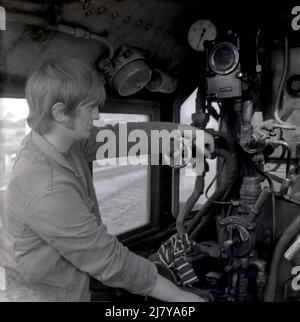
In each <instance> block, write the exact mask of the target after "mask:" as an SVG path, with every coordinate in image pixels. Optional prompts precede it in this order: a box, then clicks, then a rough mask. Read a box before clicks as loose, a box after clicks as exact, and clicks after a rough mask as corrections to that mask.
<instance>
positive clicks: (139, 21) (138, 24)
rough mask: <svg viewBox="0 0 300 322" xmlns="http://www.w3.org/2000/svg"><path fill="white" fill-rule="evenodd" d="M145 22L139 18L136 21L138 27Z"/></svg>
mask: <svg viewBox="0 0 300 322" xmlns="http://www.w3.org/2000/svg"><path fill="white" fill-rule="evenodd" d="M142 24H143V20H142V19H139V20H137V21H136V22H135V25H136V27H140V26H141V25H142Z"/></svg>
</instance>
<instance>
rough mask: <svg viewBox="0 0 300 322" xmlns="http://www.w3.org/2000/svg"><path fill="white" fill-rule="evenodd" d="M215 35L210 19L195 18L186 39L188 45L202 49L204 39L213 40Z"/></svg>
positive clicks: (215, 30) (215, 31) (214, 28)
mask: <svg viewBox="0 0 300 322" xmlns="http://www.w3.org/2000/svg"><path fill="white" fill-rule="evenodd" d="M216 37H217V29H216V27H215V25H214V24H213V23H212V22H211V21H210V20H202V19H201V20H197V21H196V22H195V23H193V24H192V25H191V27H190V29H189V33H188V41H189V44H190V46H191V47H192V48H193V49H195V50H197V51H203V50H204V45H203V44H204V41H206V40H214V39H215V38H216Z"/></svg>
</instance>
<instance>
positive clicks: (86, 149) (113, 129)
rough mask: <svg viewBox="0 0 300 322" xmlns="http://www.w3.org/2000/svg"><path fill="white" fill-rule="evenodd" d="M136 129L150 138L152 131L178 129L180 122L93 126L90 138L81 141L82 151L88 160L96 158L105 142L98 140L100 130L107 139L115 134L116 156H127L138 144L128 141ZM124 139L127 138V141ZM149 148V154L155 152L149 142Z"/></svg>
mask: <svg viewBox="0 0 300 322" xmlns="http://www.w3.org/2000/svg"><path fill="white" fill-rule="evenodd" d="M135 130H138V131H143V133H145V135H146V136H147V138H150V137H151V131H153V130H154V131H162V130H167V131H169V132H172V131H174V130H175V131H176V130H178V124H176V123H168V122H128V123H126V124H124V123H120V124H116V125H106V126H103V127H93V130H92V133H91V135H90V137H89V139H88V140H83V141H82V142H81V143H80V150H81V153H82V154H83V155H84V157H85V158H86V160H87V161H88V162H90V161H94V160H96V159H97V158H96V155H97V150H98V149H99V148H100V147H101V146H102V145H103V144H104V143H105V142H102V141H101V142H100V141H99V142H97V135H99V132H102V133H103V136H102V137H106V138H107V140H110V138H111V136H114V138H115V139H116V140H115V143H116V149H115V150H116V155H115V157H116V158H118V157H123V156H127V154H128V151H129V150H130V149H131V148H132V146H133V145H134V144H136V142H128V135H129V134H130V133H132V132H133V131H135ZM124 140H126V142H125V141H124ZM124 143H126V148H125V149H123V148H122V147H123V146H124ZM120 145H121V146H122V147H121V149H120V148H119V147H120ZM147 148H148V149H147V150H148V154H150V153H154V152H153V151H151V144H150V143H149V142H148V145H147Z"/></svg>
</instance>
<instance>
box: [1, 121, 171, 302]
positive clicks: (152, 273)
mask: <svg viewBox="0 0 300 322" xmlns="http://www.w3.org/2000/svg"><path fill="white" fill-rule="evenodd" d="M129 124H130V123H129ZM155 124H156V125H155ZM158 124H159V125H158ZM168 124H169V126H168V127H167V128H169V129H171V130H172V129H176V125H175V124H170V123H168ZM166 126H167V124H162V123H152V125H151V124H149V123H148V124H147V123H131V126H129V128H131V129H134V128H138V129H144V130H146V131H149V130H150V129H151V128H153V127H154V128H155V129H163V128H166ZM106 128H107V127H106ZM109 129H111V130H113V131H114V132H116V134H117V132H118V130H117V127H116V126H109ZM96 134H97V130H96V129H93V134H92V135H91V137H90V139H89V140H84V141H82V142H78V143H75V144H74V145H73V146H72V147H71V149H70V155H71V157H72V159H73V161H74V164H75V167H76V168H75V169H74V168H73V167H72V166H71V165H70V164H69V163H68V162H67V160H66V159H65V158H64V156H63V154H61V153H59V152H58V151H57V150H56V149H55V148H54V147H53V146H52V145H51V144H50V143H49V142H48V141H46V140H45V139H44V138H43V137H42V136H41V135H39V134H38V133H36V132H31V133H29V134H28V135H27V136H26V137H25V139H24V140H23V142H22V145H21V149H20V151H19V153H18V155H17V159H16V162H15V164H14V168H13V171H12V176H11V181H10V184H9V186H8V189H7V192H6V211H5V214H4V218H3V230H4V231H3V234H4V235H3V236H1V239H2V241H1V248H2V250H3V249H4V251H5V253H6V255H7V257H6V259H5V261H3V259H2V262H1V261H0V264H2V265H3V266H5V267H7V268H9V271H11V272H13V273H14V274H13V275H14V279H13V280H14V283H15V284H17V285H22V286H26V287H27V288H28V289H29V290H32V291H35V290H36V291H37V292H39V294H41V296H42V297H43V299H45V300H49V301H51V300H54V301H89V300H90V291H89V276H93V277H94V278H96V279H98V280H99V281H101V282H103V283H104V284H105V285H107V286H111V287H120V288H124V289H126V290H128V291H129V292H132V293H135V294H141V295H148V294H149V293H150V292H151V291H152V290H153V288H154V285H155V283H156V278H157V269H156V267H155V265H154V264H152V263H151V262H149V261H148V260H146V259H144V258H143V257H140V256H138V255H136V254H134V253H132V252H130V251H129V250H128V248H127V247H125V246H123V245H122V244H121V243H120V242H119V241H118V240H117V238H116V237H114V236H111V235H109V234H108V232H107V228H106V226H105V225H104V224H103V223H102V221H101V217H100V213H99V208H98V202H97V198H96V194H95V190H94V186H93V182H92V177H91V174H90V170H89V167H88V164H87V161H92V160H94V159H95V156H96V151H97V148H98V147H99V144H96V139H95V138H96ZM102 144H103V143H102ZM24 300H26V299H24Z"/></svg>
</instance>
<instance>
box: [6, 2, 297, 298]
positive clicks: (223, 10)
mask: <svg viewBox="0 0 300 322" xmlns="http://www.w3.org/2000/svg"><path fill="white" fill-rule="evenodd" d="M0 6H1V8H2V9H3V10H2V11H1V13H2V18H3V19H4V20H3V21H4V23H2V22H3V21H1V31H0V61H1V63H0V137H1V140H0V147H1V148H0V169H1V172H0V178H1V181H0V232H1V212H3V211H4V209H3V207H1V204H3V198H4V194H5V190H6V187H7V184H8V180H9V174H10V172H11V169H12V166H13V162H14V160H15V157H16V152H17V148H18V146H19V144H20V142H21V140H22V138H23V137H24V136H25V134H26V133H28V131H29V128H28V126H27V125H26V117H27V113H28V107H27V105H26V101H25V92H24V90H25V82H26V78H27V76H28V75H29V73H30V71H31V70H32V68H33V67H34V66H35V63H36V62H37V61H39V60H40V59H42V58H44V57H47V55H51V54H56V55H59V56H61V57H64V56H66V57H67V56H72V57H76V58H77V59H80V60H82V61H84V62H86V63H88V64H89V65H91V66H93V67H94V68H95V70H97V72H98V73H99V77H101V78H102V80H103V82H104V84H105V89H106V92H107V100H106V103H105V105H104V106H103V107H101V109H100V110H99V114H100V121H101V122H105V123H108V124H115V123H118V122H125V123H126V122H131V121H138V122H148V121H159V122H174V123H182V124H192V125H193V126H195V127H197V128H199V129H201V130H205V131H207V132H208V133H210V134H211V135H212V136H213V137H214V140H215V151H214V157H213V158H212V159H205V160H204V165H205V167H204V168H205V169H204V172H203V174H201V175H199V174H198V175H186V174H187V172H188V171H187V168H188V167H189V166H190V165H189V164H188V165H186V167H176V166H174V164H173V165H171V166H166V165H164V166H162V165H130V166H127V165H126V166H125V165H122V164H121V165H120V164H119V165H117V166H111V165H103V164H102V165H100V164H99V163H97V162H94V163H93V164H90V168H91V171H92V174H93V178H94V184H95V189H96V193H97V197H98V200H99V205H100V210H101V214H102V216H103V221H104V223H105V224H106V225H107V226H108V230H109V232H110V233H112V234H115V235H117V236H118V238H119V239H120V240H121V241H122V242H123V243H124V244H125V245H126V246H127V247H129V249H131V250H132V251H134V252H136V253H138V254H140V255H142V256H144V257H146V258H149V259H151V260H152V261H154V262H155V263H156V264H157V267H158V269H159V272H160V273H161V274H162V275H164V276H165V277H167V278H169V279H170V280H172V281H173V282H174V283H176V284H177V285H179V286H181V287H186V286H188V287H191V288H192V289H193V290H194V291H195V292H196V293H198V294H201V295H203V296H204V297H205V298H206V299H207V300H208V301H212V302H274V301H279V302H293V301H299V300H300V285H298V283H297V280H295V278H297V273H300V269H299V272H298V271H297V267H299V265H300V241H299V240H300V239H299V236H300V235H299V234H300V176H299V174H300V173H299V171H300V85H299V84H300V83H299V82H300V41H299V39H300V38H299V35H300V30H299V29H300V18H299V17H298V15H300V7H298V6H297V3H294V2H291V1H278V2H276V3H273V2H271V1H267V0H257V1H250V0H249V1H241V0H240V1H238V0H210V1H206V0H203V1H197V0H149V1H148V0H147V1H146V0H137V1H123V0H62V1H56V0H44V1H39V0H31V1H24V0H23V1H22V0H9V1H8V0H7V1H6V0H1V1H0ZM298 24H299V26H298ZM191 159H193V156H192V157H191ZM174 236H175V237H174ZM183 236H185V237H187V239H186V240H184V241H183V245H184V246H183V249H181V251H180V252H179V255H178V254H177V255H176V254H175V255H174V240H176V241H178V240H180V241H182V240H183V239H182V238H185V237H183ZM173 237H174V238H175V239H172V238H173ZM163 248H165V249H164V250H163ZM166 249H167V251H169V252H171V254H172V256H173V257H174V258H173V259H174V260H175V258H177V257H178V258H180V259H183V260H184V261H185V263H187V264H188V265H189V266H190V267H191V269H192V271H193V274H194V277H195V278H194V279H193V281H192V282H189V281H187V280H186V279H184V278H183V277H182V275H181V273H180V270H179V269H178V266H176V264H175V261H174V262H173V263H171V262H169V261H167V260H166V259H165V255H166ZM175 253H176V251H175ZM0 254H1V253H0ZM0 264H1V263H0ZM295 268H296V270H295ZM299 284H300V281H299ZM90 288H91V290H92V292H93V293H92V294H93V295H92V299H93V300H95V301H102V300H105V301H110V300H112V301H120V302H122V300H124V299H125V298H126V299H127V300H128V298H130V299H132V301H145V299H144V298H143V297H139V296H134V295H129V294H128V293H127V292H125V291H123V290H120V289H111V288H106V287H105V286H104V285H102V284H100V283H98V282H97V281H96V280H94V279H91V283H90Z"/></svg>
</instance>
